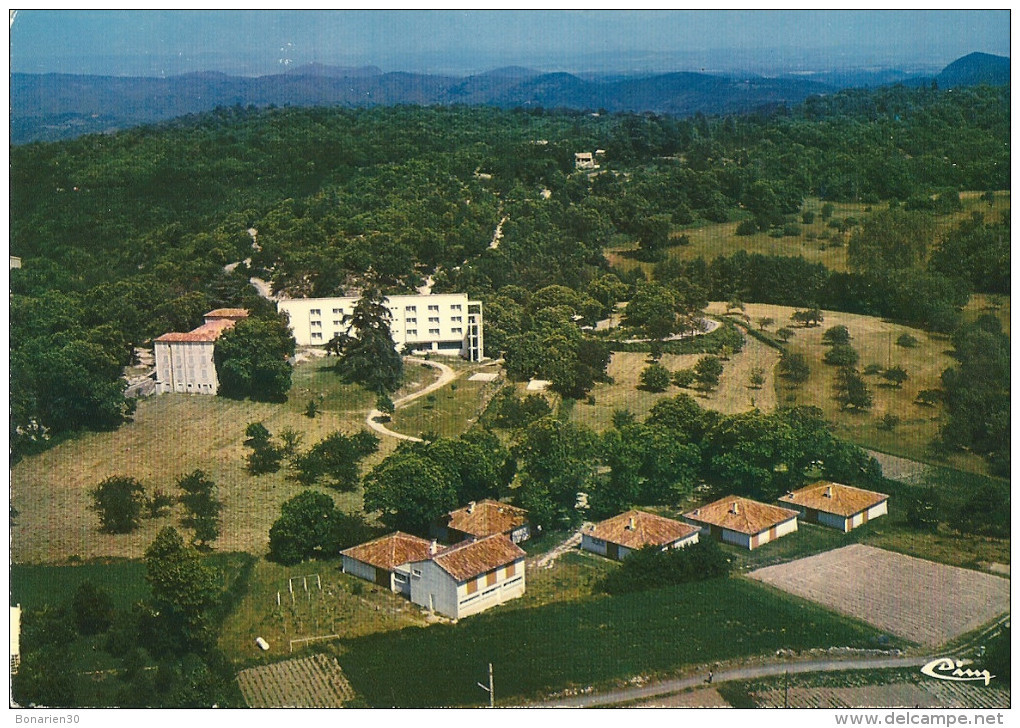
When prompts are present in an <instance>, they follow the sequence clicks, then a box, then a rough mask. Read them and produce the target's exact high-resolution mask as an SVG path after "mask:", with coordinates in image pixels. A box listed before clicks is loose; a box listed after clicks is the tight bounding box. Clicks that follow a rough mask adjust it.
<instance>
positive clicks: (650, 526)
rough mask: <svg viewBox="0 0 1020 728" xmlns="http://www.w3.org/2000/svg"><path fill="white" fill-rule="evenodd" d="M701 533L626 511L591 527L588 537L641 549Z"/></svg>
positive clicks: (671, 521) (669, 519)
mask: <svg viewBox="0 0 1020 728" xmlns="http://www.w3.org/2000/svg"><path fill="white" fill-rule="evenodd" d="M697 532H698V528H697V526H692V525H690V524H689V523H681V522H680V521H674V520H673V519H672V518H666V517H664V516H657V515H655V514H654V513H646V512H645V511H627V512H626V513H621V514H620V515H618V516H613V517H612V518H609V519H606V520H605V521H602V522H600V523H596V524H595V525H594V526H592V527H590V529H589V530H588V531H586V533H588V534H589V535H591V536H594V537H595V538H600V539H602V540H604V541H609V542H611V543H615V544H619V545H620V546H626V547H627V548H629V549H639V548H642V547H644V546H665V545H667V544H671V543H674V542H676V541H679V540H680V539H682V538H687V537H688V536H692V535H693V534H695V533H697Z"/></svg>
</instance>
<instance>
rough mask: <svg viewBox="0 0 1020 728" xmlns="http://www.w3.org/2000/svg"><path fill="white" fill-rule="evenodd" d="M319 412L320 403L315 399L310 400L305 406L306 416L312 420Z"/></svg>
mask: <svg viewBox="0 0 1020 728" xmlns="http://www.w3.org/2000/svg"><path fill="white" fill-rule="evenodd" d="M317 414H319V404H318V402H316V401H315V400H314V399H310V400H308V405H307V406H306V407H305V417H307V418H308V419H310V420H314V419H315V415H317Z"/></svg>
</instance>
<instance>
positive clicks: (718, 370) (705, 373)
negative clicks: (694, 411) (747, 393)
mask: <svg viewBox="0 0 1020 728" xmlns="http://www.w3.org/2000/svg"><path fill="white" fill-rule="evenodd" d="M722 373H723V363H722V362H721V361H719V359H718V357H714V356H703V357H701V358H700V359H698V363H697V364H695V365H694V376H695V378H696V379H697V380H698V384H700V385H701V386H702V387H703V388H704V389H712V388H713V387H715V386H716V385H717V384H719V377H720V376H722Z"/></svg>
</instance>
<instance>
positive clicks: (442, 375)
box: [365, 356, 457, 442]
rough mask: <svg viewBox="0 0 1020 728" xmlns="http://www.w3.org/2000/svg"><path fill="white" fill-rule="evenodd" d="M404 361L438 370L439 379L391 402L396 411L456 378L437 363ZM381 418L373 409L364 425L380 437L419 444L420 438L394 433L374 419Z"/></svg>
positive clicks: (410, 357) (413, 358) (416, 360)
mask: <svg viewBox="0 0 1020 728" xmlns="http://www.w3.org/2000/svg"><path fill="white" fill-rule="evenodd" d="M404 361H406V362H409V363H413V364H423V365H424V366H429V367H432V368H433V369H438V370H439V379H437V380H436V381H434V382H432V384H430V385H428V386H427V387H423V388H421V389H419V390H418V391H417V392H411V393H410V394H405V395H404V396H403V397H399V398H397V399H395V400H393V406H394V408H396V409H399V408H401V407H406V406H407V405H408V404H410V403H411V402H413V401H414V400H416V399H418V398H419V397H424V396H425V395H427V394H431V393H432V392H435V391H436V390H437V389H441V388H442V387H445V386H446V385H447V384H449V383H450V382H452V381H453V380H454V379H456V378H457V372H455V371H453V369H451V368H450V367H448V366H447V365H446V364H441V363H439V362H437V361H430V360H427V359H419V358H418V357H413V356H409V357H407V358H406V359H405V360H404ZM382 416H383V413H382V412H380V411H379V410H377V409H373V410H372V411H371V412H369V413H368V417H366V418H365V424H366V425H368V426H369V427H370V428H372V429H373V430H375V431H376V432H378V433H379V434H380V435H385V436H386V437H395V438H397V439H398V440H410V441H411V442H421V438H420V437H413V436H412V435H404V434H402V433H400V432H394V431H393V430H391V429H389V428H388V427H386V426H385V425H384V424H382V423H381V422H377V421H376V418H377V417H382Z"/></svg>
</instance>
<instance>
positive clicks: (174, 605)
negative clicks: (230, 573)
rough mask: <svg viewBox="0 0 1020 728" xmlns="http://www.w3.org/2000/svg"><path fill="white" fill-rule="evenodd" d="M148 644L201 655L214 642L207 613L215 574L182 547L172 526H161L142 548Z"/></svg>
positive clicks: (212, 603)
mask: <svg viewBox="0 0 1020 728" xmlns="http://www.w3.org/2000/svg"><path fill="white" fill-rule="evenodd" d="M145 580H146V581H147V582H148V583H149V589H150V592H151V596H150V598H149V600H148V606H149V613H148V615H147V621H148V623H149V627H148V633H149V640H150V641H151V643H152V647H153V649H154V650H155V651H156V652H158V653H161V652H169V653H173V654H178V655H183V654H186V653H188V652H198V653H204V652H207V651H208V650H210V649H212V648H213V647H214V646H215V644H216V632H215V629H214V628H213V624H212V618H211V615H210V611H211V610H212V608H213V607H214V606H215V605H216V603H217V601H218V599H219V590H218V589H217V587H216V575H215V572H214V571H213V570H212V569H210V568H209V567H208V566H206V565H205V564H203V563H202V559H201V557H200V556H199V555H198V553H197V552H196V551H195V550H194V549H192V548H189V547H187V546H186V545H185V544H184V541H183V539H181V536H180V534H179V533H178V532H177V531H176V529H174V528H170V527H167V528H164V529H163V530H162V531H160V532H159V534H158V535H157V536H156V540H155V541H153V542H152V544H151V545H150V546H149V548H148V549H146V550H145Z"/></svg>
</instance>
